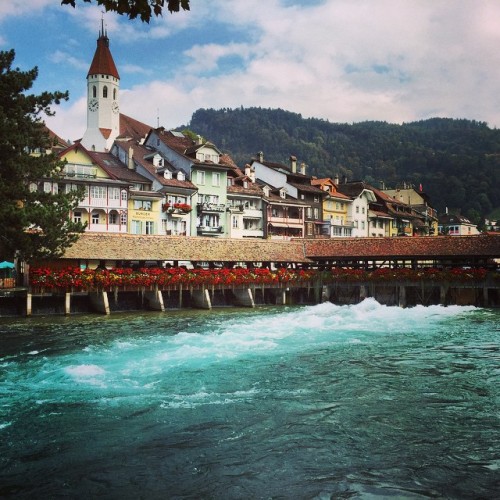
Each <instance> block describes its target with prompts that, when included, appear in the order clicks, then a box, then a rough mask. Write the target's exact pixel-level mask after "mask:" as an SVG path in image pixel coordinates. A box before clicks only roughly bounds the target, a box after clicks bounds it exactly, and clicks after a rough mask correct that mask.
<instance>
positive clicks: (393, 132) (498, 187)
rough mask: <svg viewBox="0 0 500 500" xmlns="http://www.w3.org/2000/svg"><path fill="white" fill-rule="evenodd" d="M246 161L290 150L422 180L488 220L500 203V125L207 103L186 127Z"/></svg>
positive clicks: (311, 168) (310, 161)
mask: <svg viewBox="0 0 500 500" xmlns="http://www.w3.org/2000/svg"><path fill="white" fill-rule="evenodd" d="M186 127H187V128H188V129H189V130H191V131H193V132H195V133H197V134H199V135H201V136H203V137H204V138H205V139H207V140H209V141H211V142H213V143H215V144H216V145H217V146H218V147H219V148H221V149H222V150H223V151H224V152H227V153H229V154H230V155H231V156H232V157H233V159H234V160H235V161H236V163H237V164H238V165H239V166H241V167H242V166H244V165H245V163H248V162H249V160H250V159H251V158H252V157H255V156H256V153H257V152H258V151H262V152H263V153H264V159H266V160H269V161H275V162H282V163H285V164H288V159H289V157H290V155H295V156H296V157H297V160H298V163H301V162H304V163H306V164H307V173H308V174H309V175H315V176H318V177H332V178H333V177H334V176H335V175H339V176H340V178H343V177H344V176H345V177H347V179H349V180H365V181H366V182H368V183H369V184H371V185H373V186H375V187H380V185H381V183H382V182H383V183H384V184H385V186H386V187H387V188H393V187H396V186H397V185H398V184H401V183H403V182H406V183H411V184H413V185H414V186H420V184H422V186H423V190H424V192H426V193H427V194H428V195H429V196H430V197H431V202H432V205H433V206H434V207H435V208H437V209H438V211H439V212H443V211H444V210H445V208H446V207H448V208H449V209H450V210H455V211H461V213H462V214H463V215H466V216H467V217H469V218H470V219H472V220H473V221H474V222H480V220H481V219H482V218H484V217H488V216H489V215H491V214H492V213H493V212H494V211H495V210H496V209H498V208H499V207H500V130H497V129H491V128H489V127H488V126H487V124H486V123H483V122H477V121H470V120H455V119H447V118H433V119H429V120H423V121H418V122H413V123H405V124H403V125H395V124H390V123H386V122H361V123H354V124H341V123H331V122H328V121H325V120H320V119H314V118H308V119H304V118H302V116H301V115H300V114H296V113H291V112H288V111H284V110H281V109H262V108H248V109H243V108H240V109H221V110H214V109H199V110H197V111H196V112H195V113H194V114H193V116H192V118H191V122H190V123H189V124H188V125H187V126H186Z"/></svg>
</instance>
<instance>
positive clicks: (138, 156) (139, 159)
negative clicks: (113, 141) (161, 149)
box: [122, 140, 198, 191]
mask: <svg viewBox="0 0 500 500" xmlns="http://www.w3.org/2000/svg"><path fill="white" fill-rule="evenodd" d="M122 144H123V143H122ZM128 147H132V150H133V157H134V161H135V162H136V163H138V164H139V165H141V166H142V167H143V168H144V169H146V170H147V171H148V172H149V173H150V174H151V175H154V177H155V179H156V181H157V182H158V183H159V184H161V185H162V186H165V187H167V186H170V187H176V188H185V189H190V190H193V191H195V190H197V189H198V188H197V187H196V186H195V185H194V184H193V183H192V182H191V181H188V180H184V181H180V180H178V179H175V178H173V179H166V178H165V177H164V176H163V175H162V174H159V173H157V170H158V167H155V166H154V165H153V163H152V162H151V161H150V160H148V159H146V158H145V157H147V156H149V155H152V154H153V155H154V154H155V153H156V151H152V150H151V149H148V148H145V147H144V146H142V145H140V144H137V143H135V142H134V141H133V140H129V141H127V142H125V143H124V144H123V148H124V149H128ZM163 161H164V162H165V164H167V165H168V166H169V167H170V170H171V171H172V172H174V173H175V172H177V171H178V169H176V168H175V167H173V166H171V165H170V163H168V161H167V160H165V159H163ZM174 175H175V174H174ZM163 191H164V190H163Z"/></svg>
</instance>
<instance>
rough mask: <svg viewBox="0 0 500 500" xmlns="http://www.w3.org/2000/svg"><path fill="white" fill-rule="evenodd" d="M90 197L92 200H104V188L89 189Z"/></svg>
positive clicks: (94, 187) (93, 187) (92, 187)
mask: <svg viewBox="0 0 500 500" xmlns="http://www.w3.org/2000/svg"><path fill="white" fill-rule="evenodd" d="M90 196H91V197H92V198H100V199H104V198H106V188H105V187H104V186H91V187H90Z"/></svg>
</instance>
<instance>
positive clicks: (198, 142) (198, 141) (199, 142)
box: [196, 135, 203, 146]
mask: <svg viewBox="0 0 500 500" xmlns="http://www.w3.org/2000/svg"><path fill="white" fill-rule="evenodd" d="M202 144H203V139H202V137H201V135H197V136H196V145H197V146H201V145H202Z"/></svg>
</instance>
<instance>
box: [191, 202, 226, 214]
mask: <svg viewBox="0 0 500 500" xmlns="http://www.w3.org/2000/svg"><path fill="white" fill-rule="evenodd" d="M196 208H197V210H198V213H200V212H225V211H226V205H224V204H223V203H198V204H197V205H196Z"/></svg>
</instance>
